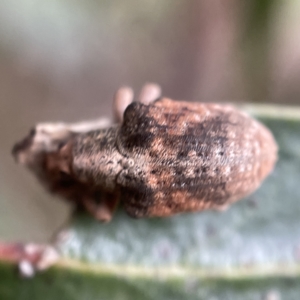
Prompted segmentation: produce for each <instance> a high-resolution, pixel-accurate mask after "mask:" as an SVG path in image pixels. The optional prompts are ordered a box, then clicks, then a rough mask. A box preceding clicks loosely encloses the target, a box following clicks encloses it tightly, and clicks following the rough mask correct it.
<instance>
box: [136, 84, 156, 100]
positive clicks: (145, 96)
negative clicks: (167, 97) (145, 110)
mask: <svg viewBox="0 0 300 300" xmlns="http://www.w3.org/2000/svg"><path fill="white" fill-rule="evenodd" d="M160 96H161V87H160V86H159V85H158V84H156V83H146V84H145V85H144V86H143V88H142V90H141V92H140V95H139V102H141V103H143V104H146V105H148V104H150V103H151V102H153V101H155V100H157V99H158V98H159V97H160Z"/></svg>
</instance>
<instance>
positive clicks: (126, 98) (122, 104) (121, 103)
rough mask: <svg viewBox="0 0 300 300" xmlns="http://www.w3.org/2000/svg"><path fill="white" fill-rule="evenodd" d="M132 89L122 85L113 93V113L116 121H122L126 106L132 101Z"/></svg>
mask: <svg viewBox="0 0 300 300" xmlns="http://www.w3.org/2000/svg"><path fill="white" fill-rule="evenodd" d="M133 96H134V94H133V90H132V88H130V87H128V86H123V87H121V88H119V89H118V90H117V92H116V93H115V95H114V101H113V113H114V119H115V121H116V122H118V123H119V122H122V120H123V114H124V111H125V109H126V107H127V106H128V105H129V104H130V103H131V102H132V101H133Z"/></svg>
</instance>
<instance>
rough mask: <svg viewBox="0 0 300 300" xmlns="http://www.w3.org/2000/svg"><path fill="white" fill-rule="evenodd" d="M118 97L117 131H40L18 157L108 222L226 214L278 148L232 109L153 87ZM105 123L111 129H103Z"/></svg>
mask: <svg viewBox="0 0 300 300" xmlns="http://www.w3.org/2000/svg"><path fill="white" fill-rule="evenodd" d="M132 100H133V92H132V90H131V89H130V88H127V87H124V88H121V89H120V90H119V91H118V92H117V93H116V96H115V101H114V112H115V119H116V120H117V123H116V124H109V122H106V123H105V122H104V121H101V120H98V121H94V122H86V123H77V124H64V123H53V124H51V123H49V124H38V125H37V126H36V127H35V129H34V130H32V132H31V133H30V135H29V136H28V137H26V138H25V139H24V140H23V141H21V142H20V143H18V144H16V145H15V147H14V149H13V154H14V156H15V158H16V159H17V161H19V162H20V163H22V164H25V165H26V166H27V167H28V168H30V169H31V170H32V171H33V172H34V173H35V174H36V175H37V177H38V178H39V179H40V180H41V181H42V182H43V183H44V185H45V186H46V187H47V188H48V189H49V190H50V191H52V192H53V193H56V194H59V195H60V196H62V197H64V198H66V199H68V200H70V201H72V202H75V203H76V204H77V205H79V206H83V207H84V208H86V209H87V210H88V211H89V212H90V213H92V214H93V215H94V216H95V217H96V218H97V219H98V220H102V221H108V220H110V219H111V217H112V214H113V211H114V209H115V208H116V206H117V204H118V202H121V203H122V204H123V206H124V208H125V210H126V211H127V213H128V214H129V215H130V216H133V217H138V218H139V217H155V216H159V217H162V216H171V215H174V214H177V213H181V212H195V211H201V210H205V209H222V208H224V207H226V206H228V205H229V204H230V203H232V202H235V201H237V200H239V199H241V198H243V197H245V196H247V195H249V194H250V193H252V192H253V191H254V190H255V189H257V188H258V187H259V185H260V184H261V183H262V181H263V180H264V179H265V178H266V176H267V175H268V174H269V173H270V172H271V171H272V169H273V167H274V165H275V162H276V159H277V145H276V142H275V140H274V138H273V136H272V134H271V132H270V131H269V130H268V129H267V128H266V127H265V126H264V125H262V124H261V123H259V122H258V121H257V120H255V119H253V118H251V117H250V116H248V115H247V114H245V113H244V112H241V111H239V110H238V109H236V108H234V107H233V106H230V105H221V104H212V103H190V102H179V101H173V100H171V99H168V98H160V88H159V86H157V85H154V84H148V85H146V86H145V87H144V88H143V90H142V93H141V95H140V97H139V101H137V102H132ZM103 122H104V123H103Z"/></svg>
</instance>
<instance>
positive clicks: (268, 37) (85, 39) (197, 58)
mask: <svg viewBox="0 0 300 300" xmlns="http://www.w3.org/2000/svg"><path fill="white" fill-rule="evenodd" d="M299 11H300V0H293V1H279V0H278V1H276V0H252V1H240V0H227V1H223V0H210V1H206V0H164V1H159V0H143V1H137V0H126V1H123V0H115V1H108V0H97V1H95V0H93V1H92V0H75V1H74V0H73V1H70V0H44V1H39V0H0V128H1V131H0V141H1V142H0V177H1V178H0V239H2V240H3V239H6V240H15V239H20V240H35V241H45V240H47V239H48V238H49V236H50V235H51V232H53V231H54V230H56V229H57V228H58V227H59V226H60V225H61V224H62V223H63V222H64V220H65V219H66V216H67V215H68V212H69V210H70V208H69V207H67V205H66V204H65V203H63V202H62V201H59V200H58V199H56V198H53V197H52V196H49V195H47V193H45V192H44V190H43V188H42V187H41V186H40V185H39V184H37V182H36V180H35V178H33V176H31V175H29V174H28V171H26V170H24V169H23V168H22V167H21V166H17V165H15V163H14V161H13V159H12V157H11V155H10V151H11V148H12V146H13V144H14V143H15V142H16V141H17V140H19V139H20V138H22V137H23V136H24V135H26V134H27V133H28V131H29V129H30V128H31V127H32V126H33V125H34V124H36V123H38V122H41V121H79V120H84V119H88V118H97V117H99V116H111V100H112V96H113V94H114V92H115V90H116V89H117V88H118V87H119V86H120V85H124V84H128V85H130V86H132V87H134V88H135V89H136V90H138V89H139V88H140V87H141V86H142V85H143V83H145V82H149V81H153V82H157V83H159V84H160V85H161V86H162V88H163V94H164V95H165V96H169V97H172V98H175V99H188V100H193V101H215V102H225V101H226V102H228V101H229V102H264V103H266V102H273V103H281V104H285V105H297V104H299V102H300V97H299V95H300V84H299V82H300V81H299V79H300V35H299V32H300V18H299Z"/></svg>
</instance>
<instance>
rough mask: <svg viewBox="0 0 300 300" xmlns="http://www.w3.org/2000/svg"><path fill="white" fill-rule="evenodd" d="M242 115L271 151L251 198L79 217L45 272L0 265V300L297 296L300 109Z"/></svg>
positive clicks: (264, 108)
mask: <svg viewBox="0 0 300 300" xmlns="http://www.w3.org/2000/svg"><path fill="white" fill-rule="evenodd" d="M246 109H247V110H248V111H249V112H250V113H252V114H254V115H256V116H257V117H258V118H259V119H260V120H261V121H262V122H264V123H265V124H266V125H267V126H268V127H269V128H270V129H271V130H272V132H273V133H274V135H275V138H276V140H277V142H278V144H279V161H278V163H277V166H276V169H275V171H274V172H273V173H272V174H271V175H270V176H269V177H268V179H267V180H266V181H265V182H264V184H263V185H262V187H261V188H260V189H259V190H258V191H257V192H256V193H254V194H253V195H252V196H250V197H249V198H248V199H245V200H243V201H240V202H238V203H236V204H234V205H233V206H232V207H230V209H228V210H227V211H226V212H222V213H220V212H213V211H208V212H203V213H194V214H182V215H179V216H175V217H171V218H163V219H141V220H134V219H131V218H129V217H128V216H127V215H126V214H125V213H124V212H122V211H120V212H118V213H117V214H116V215H115V216H114V218H113V220H112V222H111V223H109V224H100V223H97V222H96V221H95V220H93V219H92V218H91V217H90V216H87V215H78V216H76V217H75V218H74V219H73V221H72V223H71V226H70V228H69V232H68V234H67V238H66V239H65V240H64V242H63V243H61V244H60V250H61V253H62V258H61V260H60V261H59V263H58V264H57V265H56V266H55V267H53V268H52V269H51V270H49V271H46V272H45V273H43V274H38V275H37V276H36V277H35V278H34V279H32V280H24V279H20V278H18V276H16V274H15V273H14V272H13V270H12V266H11V265H9V264H5V263H3V264H1V265H0V278H1V281H0V299H41V297H42V298H43V299H58V298H59V299H232V300H235V299H279V298H278V297H281V298H282V299H299V295H300V264H299V261H300V218H299V215H300V203H299V199H300V182H299V174H300V134H299V132H300V131H299V129H300V111H299V110H297V109H293V108H290V109H289V108H286V107H274V106H272V107H271V106H247V107H246ZM272 297H273V298H272ZM276 297H277V298H276Z"/></svg>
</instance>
